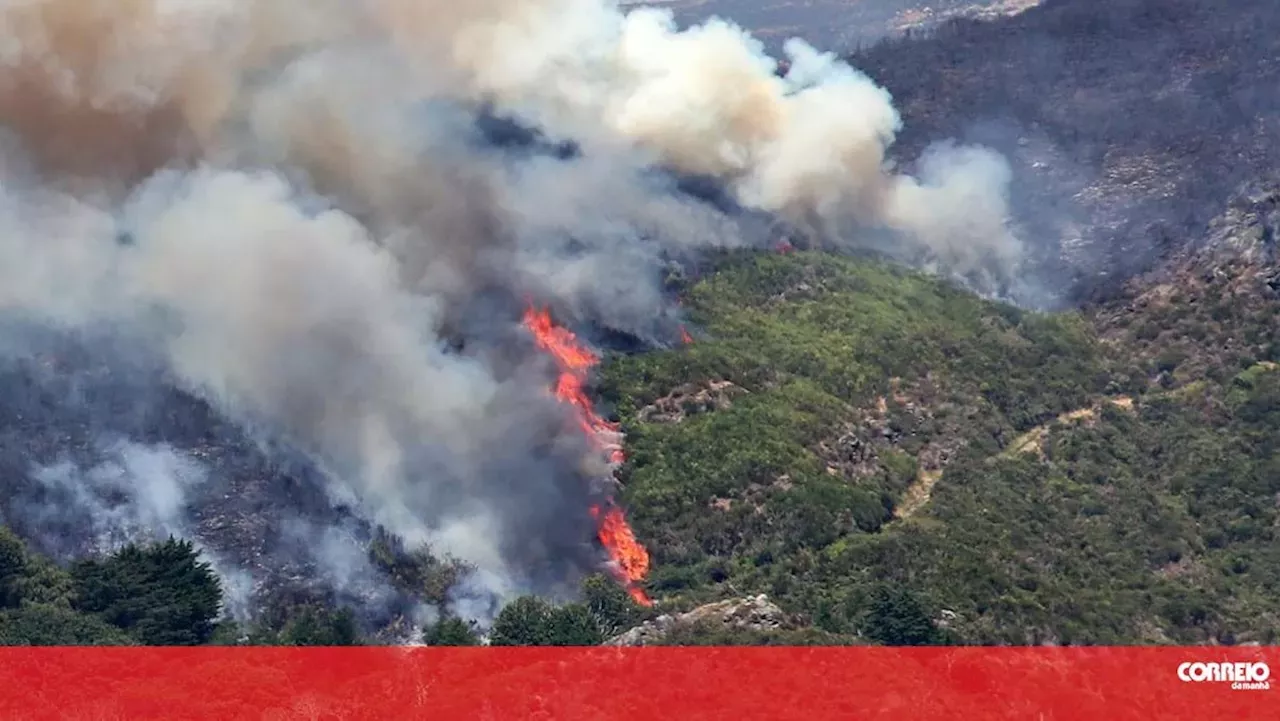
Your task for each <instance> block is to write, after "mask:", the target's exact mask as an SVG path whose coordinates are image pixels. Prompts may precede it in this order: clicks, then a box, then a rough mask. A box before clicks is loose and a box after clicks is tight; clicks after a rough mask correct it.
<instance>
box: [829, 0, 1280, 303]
mask: <svg viewBox="0 0 1280 721" xmlns="http://www.w3.org/2000/svg"><path fill="white" fill-rule="evenodd" d="M1277 38H1280V6H1277V5H1276V4H1275V3H1272V2H1266V1H1265V0H1245V1H1244V2H1238V3H1231V4H1230V5H1229V6H1228V5H1223V4H1222V3H1217V2H1210V1H1208V0H1116V2H1105V3H1099V2H1092V1H1091V0H1049V1H1048V2H1045V3H1043V4H1042V5H1041V6H1039V7H1035V8H1032V9H1029V10H1027V11H1026V12H1024V13H1022V14H1019V15H1017V16H1015V17H1010V18H1004V19H1000V20H998V21H993V22H978V21H968V20H964V21H955V22H951V23H948V24H946V25H945V26H943V27H941V28H938V29H937V30H935V31H933V32H932V33H931V34H929V36H927V37H925V36H923V35H919V34H917V35H916V36H914V37H912V38H911V39H898V40H889V41H885V42H883V43H881V44H878V45H876V46H874V47H870V48H868V49H865V50H863V51H860V52H857V53H855V54H853V55H852V56H851V60H852V62H853V63H854V64H855V65H857V66H858V67H860V68H862V69H864V70H865V71H866V72H868V73H869V74H870V75H871V76H872V77H874V78H875V79H876V80H877V81H878V82H881V83H883V84H884V85H885V87H886V88H888V89H889V91H890V92H891V93H892V94H893V96H894V98H895V100H896V101H897V102H898V103H899V106H900V107H901V109H902V113H903V118H904V130H903V133H902V135H901V140H900V145H899V148H900V149H901V150H902V151H903V157H904V158H908V159H909V158H910V157H911V156H912V154H913V152H912V151H913V149H918V148H921V147H923V146H925V145H926V144H928V143H929V142H931V141H932V140H933V139H936V138H938V137H959V138H966V139H970V140H974V141H977V142H982V143H985V144H989V145H991V146H992V147H995V148H998V149H999V150H1001V151H1002V152H1003V153H1004V154H1005V155H1006V156H1007V157H1008V158H1009V159H1010V161H1011V162H1012V163H1013V164H1014V166H1015V167H1016V175H1017V177H1018V179H1019V182H1018V183H1017V184H1016V186H1015V188H1014V190H1013V201H1012V202H1013V207H1014V211H1015V215H1016V216H1017V217H1018V219H1019V221H1020V222H1021V223H1023V224H1025V226H1026V227H1027V233H1026V235H1027V237H1028V238H1030V239H1034V240H1033V242H1035V243H1036V244H1037V251H1039V252H1040V253H1041V258H1042V262H1043V264H1044V265H1043V266H1042V277H1043V278H1045V282H1046V284H1047V285H1050V286H1053V285H1069V286H1074V289H1073V290H1074V292H1072V293H1069V294H1068V295H1067V296H1066V298H1065V300H1068V301H1069V300H1070V299H1071V298H1072V297H1075V298H1085V297H1090V296H1093V295H1096V294H1097V293H1104V294H1105V293H1108V292H1111V291H1114V290H1115V289H1117V288H1118V287H1119V285H1120V284H1122V283H1123V282H1124V281H1125V280H1126V279H1127V278H1128V277H1129V276H1130V275H1131V274H1132V273H1134V272H1138V271H1142V270H1146V269H1150V268H1151V267H1152V266H1153V265H1154V264H1155V263H1156V262H1158V260H1159V259H1160V258H1161V257H1163V256H1164V255H1165V254H1167V253H1168V252H1170V251H1172V250H1175V249H1176V247H1177V246H1178V245H1179V244H1181V243H1184V242H1186V240H1187V239H1189V238H1195V237H1198V236H1199V235H1200V234H1201V233H1202V232H1203V231H1204V229H1205V224H1206V223H1207V222H1208V221H1209V220H1210V219H1211V218H1213V217H1214V216H1215V215H1216V214H1217V213H1218V212H1219V210H1220V209H1221V208H1222V206H1223V205H1224V204H1225V203H1226V202H1227V201H1228V200H1229V199H1230V197H1231V195H1232V193H1234V191H1235V190H1236V188H1237V187H1238V186H1239V185H1240V184H1241V183H1243V182H1246V181H1249V180H1251V179H1253V178H1257V177H1260V176H1263V175H1265V174H1267V173H1269V172H1270V171H1271V169H1272V168H1274V167H1276V165H1277V163H1278V162H1280V157H1278V155H1277V154H1278V153H1280V150H1277V144H1276V142H1275V139H1276V137H1280V105H1278V104H1277V103H1278V101H1277V96H1276V93H1275V88H1276V87H1277V84H1278V83H1280V65H1277V61H1276V58H1277V57H1280V44H1278V43H1280V40H1277ZM1064 281H1065V282H1064Z"/></svg>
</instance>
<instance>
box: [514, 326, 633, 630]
mask: <svg viewBox="0 0 1280 721" xmlns="http://www.w3.org/2000/svg"><path fill="white" fill-rule="evenodd" d="M524 325H525V327H526V328H528V329H529V331H530V332H531V333H533V337H534V340H535V341H536V342H537V344H538V347H539V348H541V349H542V350H544V351H546V352H547V353H549V354H550V355H551V357H553V358H555V360H556V365H557V366H558V367H559V369H560V377H559V378H558V379H557V380H556V388H555V393H556V397H557V398H559V399H560V401H561V402H562V403H568V404H569V405H571V406H573V407H574V408H575V409H576V411H577V416H578V425H579V426H580V427H581V428H582V431H583V433H586V434H587V437H588V438H590V439H591V440H592V441H593V442H594V443H595V444H596V446H597V447H598V448H600V450H601V451H602V452H604V453H605V454H606V455H607V456H608V458H609V461H610V462H611V463H613V464H615V465H616V464H620V463H622V461H623V460H625V457H624V456H623V453H622V445H621V444H620V443H619V440H620V438H619V436H620V434H619V430H618V424H616V423H610V422H608V421H606V420H605V419H603V418H601V417H600V416H599V414H597V413H596V412H595V409H594V408H593V407H592V404H591V399H590V398H588V397H587V393H586V389H585V386H586V381H587V373H588V372H589V371H590V370H591V369H592V368H593V367H595V365H596V364H597V363H599V362H600V357H599V356H597V355H596V354H594V353H592V352H591V351H590V350H588V349H587V348H586V347H584V346H583V345H582V344H581V343H579V342H578V338H577V336H575V335H574V334H573V333H572V332H570V331H569V330H568V329H566V328H561V327H560V326H557V325H556V324H555V322H554V321H552V320H551V313H550V312H549V311H547V310H537V309H536V308H533V307H532V306H531V307H529V308H527V309H526V310H525V312H524ZM591 517H592V518H594V519H595V520H596V536H597V537H598V538H599V539H600V543H601V544H602V545H603V546H604V548H605V551H606V552H607V553H608V554H609V559H610V560H611V561H613V565H614V570H615V573H616V574H617V576H618V580H619V581H621V582H622V583H623V585H625V586H626V588H627V592H628V593H630V594H631V597H632V598H633V599H635V600H636V602H637V603H640V604H642V605H644V606H652V605H653V602H652V601H650V600H649V597H648V596H646V595H645V593H644V590H642V589H641V588H640V587H639V586H637V585H636V584H638V583H639V582H640V581H643V580H644V577H645V575H647V574H648V573H649V552H648V551H647V550H645V547H644V546H643V545H641V544H640V542H639V541H637V540H636V536H635V533H634V532H633V531H632V530H631V526H630V524H628V523H627V519H626V516H624V515H623V513H622V509H620V508H618V507H617V506H616V505H614V504H613V502H612V501H610V502H609V503H608V504H607V506H606V507H605V508H604V509H601V508H600V507H598V506H597V507H592V508H591Z"/></svg>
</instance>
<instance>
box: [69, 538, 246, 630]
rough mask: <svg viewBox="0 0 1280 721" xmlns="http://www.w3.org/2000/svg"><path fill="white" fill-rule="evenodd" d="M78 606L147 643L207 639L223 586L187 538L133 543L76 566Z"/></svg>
mask: <svg viewBox="0 0 1280 721" xmlns="http://www.w3.org/2000/svg"><path fill="white" fill-rule="evenodd" d="M71 575H72V579H73V581H74V583H75V601H74V607H75V609H76V610H78V611H82V612H85V613H92V614H96V615H97V616H98V617H100V618H101V619H102V620H104V621H106V622H107V623H110V624H112V625H113V626H117V627H119V628H122V629H124V630H125V631H127V632H129V634H130V635H131V636H133V637H134V638H136V639H138V640H139V641H141V642H142V643H144V644H147V645H153V646H190V645H198V644H201V643H204V642H206V641H208V640H209V638H210V637H211V636H212V635H213V631H214V622H215V620H216V619H217V617H218V613H219V610H220V606H221V600H222V592H221V587H220V584H219V583H218V578H217V576H215V575H214V573H213V571H212V570H211V569H210V568H209V564H207V563H204V562H202V561H200V560H198V555H197V552H196V550H195V547H194V546H193V545H192V544H191V543H190V542H189V541H179V540H176V539H173V538H170V539H169V540H168V541H165V542H164V543H158V544H154V545H151V546H148V547H146V548H143V547H140V546H138V545H136V544H130V545H129V546H126V547H125V548H123V549H121V550H120V551H119V552H117V553H116V554H114V555H112V556H110V557H108V558H106V559H103V560H91V561H81V562H79V563H77V564H76V565H75V566H74V567H73V568H72V572H71Z"/></svg>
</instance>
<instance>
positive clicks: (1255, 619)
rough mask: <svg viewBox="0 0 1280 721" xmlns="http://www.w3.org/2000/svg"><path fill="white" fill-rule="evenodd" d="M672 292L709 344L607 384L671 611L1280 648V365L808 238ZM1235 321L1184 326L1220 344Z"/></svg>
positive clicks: (953, 632)
mask: <svg viewBox="0 0 1280 721" xmlns="http://www.w3.org/2000/svg"><path fill="white" fill-rule="evenodd" d="M684 304H685V307H686V308H687V309H688V310H689V312H690V314H691V318H692V320H693V321H694V322H695V323H697V325H698V327H699V328H700V329H701V330H702V331H703V332H704V334H705V336H706V337H707V339H706V340H702V341H699V342H698V343H696V344H694V345H692V346H690V347H687V348H684V349H680V350H676V351H670V352H663V353H654V354H646V355H642V356H633V357H622V358H615V359H613V360H612V361H611V362H610V363H609V364H608V365H607V367H606V368H605V369H604V373H603V381H602V389H603V392H604V394H605V395H606V397H607V398H609V399H610V400H611V401H612V402H613V403H614V404H615V405H616V407H617V409H618V413H619V416H620V418H621V420H622V422H623V425H624V430H625V431H626V433H627V444H628V452H629V459H628V462H627V465H626V467H625V468H624V470H623V480H624V482H625V488H626V490H625V494H626V497H625V501H626V503H627V506H628V508H629V509H630V512H631V515H632V519H633V521H634V523H635V525H636V527H637V531H638V533H639V535H640V537H641V538H642V539H643V540H644V541H645V542H646V543H648V544H649V546H650V550H651V552H652V553H653V557H654V561H655V568H654V571H653V573H652V576H651V579H650V581H649V588H650V591H651V592H652V593H654V594H655V595H657V596H658V597H659V598H661V599H662V600H663V601H664V603H666V604H669V605H671V606H674V607H677V608H679V607H688V606H690V605H693V604H697V603H703V602H707V601H711V600H716V599H719V598H725V597H731V596H740V595H744V594H754V593H767V594H769V595H770V596H771V597H772V598H773V600H775V601H776V602H778V603H779V604H781V605H782V606H783V607H784V608H785V609H786V610H788V611H790V612H794V613H800V614H802V615H803V616H804V617H806V618H807V619H808V621H809V623H811V624H812V626H813V628H815V629H819V630H821V631H824V632H827V633H830V634H835V635H836V636H837V637H839V638H844V639H849V640H857V641H861V640H871V641H877V642H882V643H890V644H929V643H957V642H958V643H1044V642H1054V643H1135V642H1141V643H1161V642H1208V641H1210V640H1214V641H1219V642H1239V641H1245V640H1257V641H1263V642H1269V641H1273V640H1274V639H1275V630H1276V621H1277V611H1280V601H1277V600H1276V599H1277V595H1276V593H1275V591H1276V589H1277V587H1278V584H1280V556H1277V555H1276V554H1277V552H1276V551H1275V550H1274V549H1273V546H1274V532H1275V531H1274V528H1275V524H1276V522H1277V502H1276V500H1275V499H1276V498H1277V493H1280V461H1277V460H1276V458H1278V457H1280V455H1278V454H1277V452H1276V451H1277V449H1278V448H1280V403H1277V401H1278V400H1280V372H1276V369H1275V366H1273V365H1270V364H1265V363H1264V364H1261V365H1257V364H1255V365H1249V366H1248V367H1247V368H1245V369H1244V370H1243V371H1242V370H1241V368H1240V367H1239V366H1237V367H1236V368H1235V370H1234V371H1230V372H1227V371H1229V370H1230V369H1229V368H1224V366H1223V364H1224V363H1227V361H1224V360H1223V359H1222V358H1220V357H1217V356H1211V357H1207V358H1206V357H1204V355H1205V354H1203V353H1199V352H1198V351H1197V347H1198V346H1195V345H1194V344H1188V343H1185V342H1183V341H1182V340H1181V339H1182V338H1184V337H1186V335H1188V334H1186V333H1182V332H1180V329H1181V326H1179V325H1177V324H1176V323H1175V322H1174V321H1172V320H1169V319H1165V321H1164V323H1165V325H1164V326H1163V327H1164V329H1165V330H1162V331H1161V333H1159V334H1156V335H1157V336H1159V337H1161V338H1166V339H1175V340H1176V342H1174V341H1173V340H1170V341H1169V342H1167V343H1163V344H1155V345H1153V344H1152V343H1144V342H1140V341H1133V342H1129V341H1125V342H1114V339H1115V336H1116V334H1117V333H1123V332H1130V331H1129V330H1128V329H1129V328H1130V327H1132V330H1131V332H1132V333H1134V334H1135V335H1136V334H1141V333H1143V329H1142V327H1141V326H1142V324H1143V323H1144V322H1147V321H1148V320H1149V316H1148V317H1144V315H1143V314H1142V313H1131V314H1127V315H1126V316H1125V318H1126V320H1125V321H1123V322H1122V323H1119V324H1112V325H1111V326H1108V327H1107V338H1108V340H1107V341H1106V342H1104V341H1103V340H1102V338H1101V336H1100V334H1099V332H1098V330H1096V329H1095V328H1096V327H1097V326H1096V325H1095V323H1094V322H1093V319H1092V318H1089V317H1085V316H1082V315H1080V314H1057V315H1043V314H1036V313H1024V312H1019V311H1017V310H1014V309H1012V308H1009V307H1005V306H1001V305H998V304H993V303H987V302H983V301H981V300H979V299H977V298H975V297H973V296H970V295H967V294H964V293H961V292H959V291H956V290H954V289H951V288H949V287H947V286H945V285H944V284H941V283H938V282H935V281H933V280H930V279H927V278H925V277H923V276H920V275H916V274H913V273H910V272H906V271H902V270H898V269H895V268H892V267H889V266H885V265H881V264H879V263H876V262H871V261H863V260H852V259H843V258H835V257H830V256H825V255H819V254H793V255H740V256H733V257H729V258H726V259H725V261H724V262H723V263H722V265H721V268H720V269H719V270H718V272H716V273H715V274H713V275H711V276H710V277H708V278H706V279H704V280H702V281H700V282H699V283H697V284H696V285H694V286H692V287H691V288H689V289H687V292H686V294H685V300H684ZM1202 305H1203V304H1202ZM1171 307H1174V308H1176V307H1177V306H1176V305H1173V306H1171ZM1214 311H1215V308H1206V309H1204V311H1203V312H1204V313H1206V314H1209V313H1213V312H1214ZM1237 316H1238V322H1237V323H1236V324H1234V325H1233V324H1232V322H1231V321H1230V319H1231V318H1232V317H1234V316H1232V315H1230V314H1227V313H1225V312H1223V311H1221V310H1220V309H1217V317H1218V319H1217V320H1215V321H1213V322H1212V323H1209V322H1207V321H1205V320H1202V319H1199V318H1196V317H1192V316H1188V317H1187V318H1185V319H1183V321H1182V322H1185V323H1186V324H1188V325H1190V324H1198V325H1199V326H1200V327H1201V331H1202V333H1201V336H1202V337H1203V338H1205V341H1204V342H1203V345H1204V346H1205V347H1211V348H1215V349H1216V348H1221V347H1222V346H1223V343H1224V340H1223V338H1225V337H1234V336H1237V335H1240V336H1245V335H1248V334H1249V331H1250V328H1249V327H1246V328H1242V327H1241V325H1240V324H1241V323H1244V324H1246V325H1250V324H1251V325H1250V327H1252V326H1254V325H1256V324H1257V323H1258V322H1260V320H1261V319H1262V318H1263V317H1264V315H1263V314H1262V313H1261V312H1259V311H1251V312H1248V313H1244V312H1241V313H1238V314H1237ZM1274 316H1275V313H1274V309H1271V311H1270V316H1267V317H1271V318H1274ZM1117 329H1118V330H1117ZM1148 335H1149V333H1148ZM1253 335H1256V336H1259V338H1258V340H1259V342H1260V343H1261V342H1266V341H1267V340H1268V337H1269V336H1267V333H1265V332H1264V333H1261V334H1259V333H1257V332H1254V333H1253ZM1243 355H1245V356H1246V359H1251V358H1254V357H1257V355H1258V354H1257V353H1253V352H1252V351H1250V353H1245V354H1243ZM1237 360H1238V359H1237V358H1235V357H1232V358H1231V359H1230V361H1229V363H1230V364H1235V363H1236V362H1237ZM1179 374H1181V375H1179ZM1171 375H1172V376H1177V377H1176V379H1174V380H1172V381H1171V380H1170V376H1171ZM673 391H675V393H673ZM730 391H732V392H730Z"/></svg>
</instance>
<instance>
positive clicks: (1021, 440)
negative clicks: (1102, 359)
mask: <svg viewBox="0 0 1280 721" xmlns="http://www.w3.org/2000/svg"><path fill="white" fill-rule="evenodd" d="M1103 403H1110V404H1111V405H1113V406H1115V407H1116V408H1119V409H1121V410H1125V411H1132V410H1133V398H1130V397H1129V396H1116V397H1113V398H1107V399H1104V400H1102V401H1100V402H1098V403H1095V404H1094V405H1091V406H1089V407H1087V408H1077V409H1076V410H1074V411H1068V412H1066V413H1063V414H1062V415H1060V416H1058V417H1057V418H1055V419H1054V420H1053V421H1052V422H1049V423H1045V424H1044V425H1040V426H1036V427H1035V428H1032V429H1031V430H1029V431H1027V432H1026V433H1023V434H1022V435H1021V436H1018V438H1017V439H1016V440H1014V442H1013V443H1011V444H1009V447H1008V448H1007V449H1006V450H1005V451H1004V452H1003V453H1001V454H1000V455H1001V457H1005V458H1007V457H1011V456H1014V455H1017V454H1019V453H1035V454H1037V455H1041V456H1043V454H1044V442H1045V440H1046V439H1047V438H1048V437H1049V429H1050V428H1051V427H1052V426H1053V424H1054V423H1075V422H1079V421H1091V420H1094V419H1095V418H1097V417H1098V411H1099V410H1100V409H1101V408H1102V404H1103ZM940 480H942V470H940V469H939V470H923V469H922V470H921V471H920V472H919V473H918V474H917V475H916V480H915V482H914V483H912V484H911V486H910V487H909V488H907V490H906V492H905V493H903V494H902V502H901V503H899V504H898V507H897V509H896V510H894V512H893V518H894V520H895V521H901V520H905V519H907V518H910V517H912V516H913V515H915V514H916V513H918V512H919V511H920V509H921V508H924V507H925V506H926V505H927V504H928V503H929V499H930V498H932V496H933V489H934V487H936V486H937V485H938V481H940Z"/></svg>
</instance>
